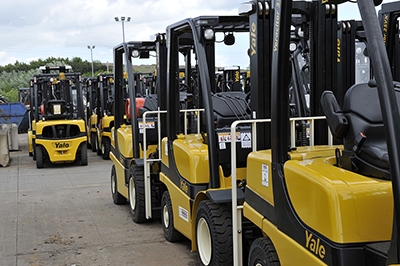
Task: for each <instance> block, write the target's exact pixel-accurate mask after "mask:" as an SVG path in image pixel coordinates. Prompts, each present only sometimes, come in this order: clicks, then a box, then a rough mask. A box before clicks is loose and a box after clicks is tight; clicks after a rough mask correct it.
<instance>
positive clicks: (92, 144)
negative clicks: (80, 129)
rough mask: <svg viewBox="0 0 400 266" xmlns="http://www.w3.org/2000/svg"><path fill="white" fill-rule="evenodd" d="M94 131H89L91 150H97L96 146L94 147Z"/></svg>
mask: <svg viewBox="0 0 400 266" xmlns="http://www.w3.org/2000/svg"><path fill="white" fill-rule="evenodd" d="M96 139H97V138H96V133H91V134H90V143H91V146H92V152H96V151H97V147H96Z"/></svg>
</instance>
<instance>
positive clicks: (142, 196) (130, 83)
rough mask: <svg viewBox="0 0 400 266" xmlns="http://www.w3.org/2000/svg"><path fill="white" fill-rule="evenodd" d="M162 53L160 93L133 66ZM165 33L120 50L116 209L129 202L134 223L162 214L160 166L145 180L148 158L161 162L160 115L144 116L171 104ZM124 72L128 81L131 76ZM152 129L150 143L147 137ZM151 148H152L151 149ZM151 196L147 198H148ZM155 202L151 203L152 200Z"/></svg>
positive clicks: (115, 131) (112, 156)
mask: <svg viewBox="0 0 400 266" xmlns="http://www.w3.org/2000/svg"><path fill="white" fill-rule="evenodd" d="M151 52H155V53H156V60H157V69H156V76H155V77H154V78H155V79H156V82H155V88H154V87H153V86H150V89H149V90H145V89H144V87H141V85H143V84H141V83H140V78H139V76H138V74H135V73H134V72H133V61H134V60H140V58H143V59H145V58H149V55H150V53H151ZM165 61H166V42H165V34H157V35H156V40H155V41H149V42H128V43H122V44H120V45H118V46H116V47H115V48H114V78H115V94H114V110H115V113H114V128H113V129H112V132H111V133H112V134H111V135H112V138H111V152H110V159H111V160H112V161H113V166H112V169H111V192H112V198H113V201H114V203H115V204H122V203H125V202H126V201H127V200H129V203H130V209H131V214H132V219H133V221H134V222H136V223H141V222H145V221H147V220H149V219H151V218H156V217H159V215H160V199H161V195H160V189H159V187H160V182H159V179H158V169H159V163H157V162H154V163H153V162H151V163H150V173H149V174H148V175H147V176H145V165H144V160H143V159H144V158H143V156H144V154H147V155H146V156H147V157H148V158H149V159H153V158H158V157H159V155H158V153H159V150H158V139H159V135H160V134H165V133H162V132H157V124H158V122H159V116H154V115H153V116H148V118H147V121H146V123H144V122H143V115H144V113H145V112H146V111H147V112H148V111H153V112H154V111H158V110H159V108H164V110H165V107H163V106H162V105H161V104H160V103H159V101H160V99H165V98H166V97H165V77H166V76H165V73H166V64H165ZM124 68H126V72H127V76H126V77H125V75H124V73H125V71H124ZM144 128H146V130H147V135H146V137H147V138H146V142H144V141H145V139H144V138H145V137H144V136H143V131H144ZM145 147H146V148H145ZM146 195H147V196H146ZM148 197H150V198H148Z"/></svg>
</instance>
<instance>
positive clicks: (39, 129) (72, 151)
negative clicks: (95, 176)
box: [32, 66, 88, 168]
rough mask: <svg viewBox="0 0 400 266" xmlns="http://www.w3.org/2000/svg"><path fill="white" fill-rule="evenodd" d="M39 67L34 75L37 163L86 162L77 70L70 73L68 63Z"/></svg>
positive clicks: (40, 166)
mask: <svg viewBox="0 0 400 266" xmlns="http://www.w3.org/2000/svg"><path fill="white" fill-rule="evenodd" d="M41 69H42V74H35V75H34V78H33V95H34V97H35V99H34V104H35V105H36V106H35V108H34V112H35V114H34V121H35V125H34V126H33V127H32V129H34V130H35V139H34V143H33V147H34V152H35V155H34V156H35V158H36V166H37V168H43V167H44V164H45V162H51V163H66V162H73V161H75V160H78V161H79V162H80V164H81V165H87V164H88V159H87V148H86V141H87V136H86V125H85V120H84V110H83V101H82V99H83V97H82V84H81V76H80V73H70V72H69V69H70V67H68V66H60V67H42V68H41Z"/></svg>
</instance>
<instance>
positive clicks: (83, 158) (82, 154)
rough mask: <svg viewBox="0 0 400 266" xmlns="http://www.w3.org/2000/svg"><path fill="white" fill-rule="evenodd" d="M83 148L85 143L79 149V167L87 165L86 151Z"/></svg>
mask: <svg viewBox="0 0 400 266" xmlns="http://www.w3.org/2000/svg"><path fill="white" fill-rule="evenodd" d="M85 147H86V143H84V144H81V146H80V147H79V157H80V159H81V165H83V166H85V165H88V156H87V149H86V148H85Z"/></svg>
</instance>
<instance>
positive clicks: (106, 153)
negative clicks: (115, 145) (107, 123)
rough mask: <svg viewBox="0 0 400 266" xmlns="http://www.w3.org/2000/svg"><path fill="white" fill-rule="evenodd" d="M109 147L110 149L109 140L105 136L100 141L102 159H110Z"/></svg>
mask: <svg viewBox="0 0 400 266" xmlns="http://www.w3.org/2000/svg"><path fill="white" fill-rule="evenodd" d="M110 149H111V142H110V139H109V138H107V137H105V138H103V141H102V142H101V153H102V154H101V155H102V157H103V159H104V160H108V159H110Z"/></svg>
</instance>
